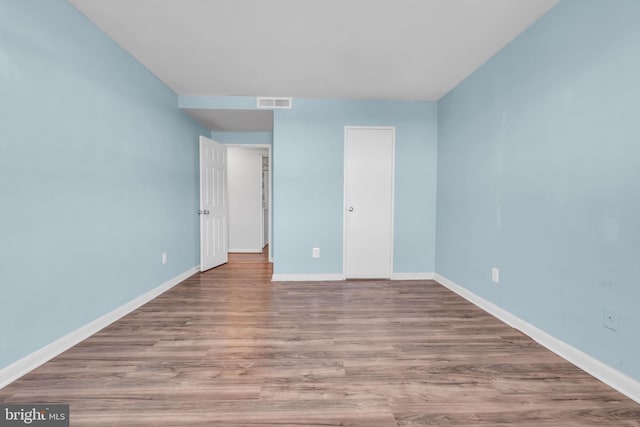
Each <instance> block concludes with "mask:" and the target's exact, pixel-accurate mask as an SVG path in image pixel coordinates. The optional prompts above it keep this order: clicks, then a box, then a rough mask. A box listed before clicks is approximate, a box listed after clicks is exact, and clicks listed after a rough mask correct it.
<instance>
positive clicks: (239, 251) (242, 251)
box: [227, 248, 262, 254]
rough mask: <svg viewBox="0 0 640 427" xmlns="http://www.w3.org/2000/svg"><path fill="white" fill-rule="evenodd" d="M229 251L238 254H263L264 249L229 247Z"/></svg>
mask: <svg viewBox="0 0 640 427" xmlns="http://www.w3.org/2000/svg"><path fill="white" fill-rule="evenodd" d="M227 252H229V253H230V254H231V253H236V254H261V253H262V249H257V248H253V249H246V248H245V249H229V250H228V251H227Z"/></svg>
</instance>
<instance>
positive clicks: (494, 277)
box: [491, 267, 500, 283]
mask: <svg viewBox="0 0 640 427" xmlns="http://www.w3.org/2000/svg"><path fill="white" fill-rule="evenodd" d="M491 281H493V282H494V283H500V269H499V268H496V267H491Z"/></svg>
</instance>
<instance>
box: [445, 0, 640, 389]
mask: <svg viewBox="0 0 640 427" xmlns="http://www.w3.org/2000/svg"><path fill="white" fill-rule="evenodd" d="M639 18H640V2H638V1H637V0H616V1H604V0H564V1H562V2H561V3H560V4H559V5H558V6H557V7H555V8H554V9H552V10H551V11H550V12H549V14H548V15H546V16H545V17H543V18H542V19H541V20H540V21H538V23H536V24H534V25H533V26H532V27H531V28H530V29H529V30H528V31H526V32H525V33H524V34H522V35H521V36H520V37H519V38H517V39H516V40H515V41H514V42H512V43H511V44H510V45H509V46H508V47H507V48H506V49H504V50H503V51H501V52H500V53H499V54H498V55H497V56H496V57H494V58H493V59H492V60H491V61H489V62H488V63H487V64H485V65H484V66H483V67H481V68H480V69H479V70H478V71H476V72H475V73H474V74H473V75H471V76H470V77H469V78H468V79H467V80H466V81H465V82H463V83H462V84H461V85H459V86H458V87H457V88H455V89H454V90H453V91H452V92H451V93H449V94H448V95H447V96H446V97H445V98H443V99H442V100H441V101H440V102H439V104H438V106H439V129H438V132H439V144H438V154H439V157H438V170H439V173H438V216H437V221H438V228H437V230H438V234H437V261H436V270H437V271H438V273H440V274H442V275H444V276H445V277H448V278H449V279H451V280H453V281H454V282H457V283H458V284H460V285H462V286H465V287H467V288H468V289H470V290H471V291H473V292H474V293H476V294H478V295H480V296H482V297H484V298H486V299H488V300H490V301H492V302H494V303H495V304H497V305H499V306H501V307H503V308H505V309H507V310H509V311H510V312H512V313H514V314H516V315H517V316H519V317H521V318H523V319H525V320H526V321H528V322H530V323H532V324H533V325H535V326H538V327H539V328H541V329H543V330H545V331H547V332H549V333H551V334H552V335H554V336H556V337H557V338H559V339H561V340H563V341H565V342H567V343H569V344H571V345H573V346H575V347H577V348H579V349H581V350H583V351H584V352H586V353H588V354H590V355H592V356H594V357H596V358H597V359H600V360H601V361H603V362H605V363H607V364H608V365H610V366H612V367H614V368H617V369H619V370H620V371H622V372H624V373H626V374H628V375H630V376H632V377H634V378H636V379H640V335H639V331H640V309H638V307H639V304H640V282H639V281H640V120H639V118H640V85H639V76H640V55H639V54H638V52H639V46H640V26H639V25H638V19H639ZM492 266H496V267H499V268H500V274H501V276H500V280H501V283H500V284H499V285H495V284H492V283H491V281H490V278H491V276H490V268H491V267H492ZM604 306H608V307H611V308H613V309H615V310H617V312H618V313H619V328H618V330H617V332H614V331H611V330H609V329H606V328H604V327H603V308H604Z"/></svg>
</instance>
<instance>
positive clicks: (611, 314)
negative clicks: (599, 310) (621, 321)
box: [602, 307, 618, 331]
mask: <svg viewBox="0 0 640 427" xmlns="http://www.w3.org/2000/svg"><path fill="white" fill-rule="evenodd" d="M602 324H603V325H604V327H605V328H609V329H611V330H612V331H617V330H618V313H617V312H616V311H615V310H614V309H612V308H609V307H605V308H604V319H603V321H602Z"/></svg>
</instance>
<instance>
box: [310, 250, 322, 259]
mask: <svg viewBox="0 0 640 427" xmlns="http://www.w3.org/2000/svg"><path fill="white" fill-rule="evenodd" d="M311 256H312V257H313V258H320V248H313V250H312V251H311Z"/></svg>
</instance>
